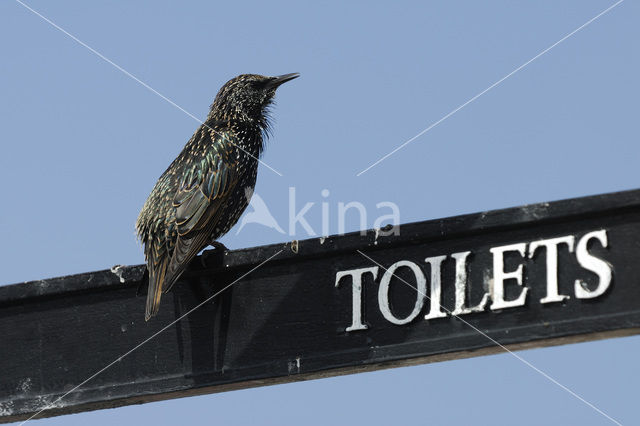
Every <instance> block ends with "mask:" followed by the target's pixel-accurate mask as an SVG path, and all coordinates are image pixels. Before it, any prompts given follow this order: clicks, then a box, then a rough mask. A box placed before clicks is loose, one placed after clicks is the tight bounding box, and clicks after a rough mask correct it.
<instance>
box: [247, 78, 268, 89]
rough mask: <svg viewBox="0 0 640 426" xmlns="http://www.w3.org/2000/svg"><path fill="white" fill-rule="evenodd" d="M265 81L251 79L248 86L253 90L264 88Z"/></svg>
mask: <svg viewBox="0 0 640 426" xmlns="http://www.w3.org/2000/svg"><path fill="white" fill-rule="evenodd" d="M264 85H265V82H264V81H260V80H255V81H252V82H251V84H249V86H250V87H251V88H252V89H254V90H262V89H264Z"/></svg>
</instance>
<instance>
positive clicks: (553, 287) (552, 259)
mask: <svg viewBox="0 0 640 426" xmlns="http://www.w3.org/2000/svg"><path fill="white" fill-rule="evenodd" d="M574 243H575V238H574V237H573V235H568V236H566V237H558V238H550V239H548V240H540V241H534V242H532V243H531V244H529V258H531V259H532V258H533V256H534V255H535V253H536V250H537V249H538V248H539V247H544V248H546V249H547V254H546V255H547V295H546V296H545V297H543V298H542V299H540V303H553V302H562V301H563V300H564V299H568V298H569V296H566V295H564V294H558V246H559V245H560V244H566V245H567V247H568V248H569V253H572V252H573V245H574Z"/></svg>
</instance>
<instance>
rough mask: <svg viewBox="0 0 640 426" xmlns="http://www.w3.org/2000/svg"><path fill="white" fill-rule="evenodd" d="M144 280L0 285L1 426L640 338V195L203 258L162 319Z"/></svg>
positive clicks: (134, 270) (107, 277)
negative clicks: (148, 301) (150, 312)
mask: <svg viewBox="0 0 640 426" xmlns="http://www.w3.org/2000/svg"><path fill="white" fill-rule="evenodd" d="M392 231H395V232H392ZM270 258H271V260H269V261H268V262H266V263H264V264H262V263H263V262H265V261H266V260H268V259H270ZM260 264H262V265H261V266H260V267H257V266H258V265H260ZM203 265H206V266H203ZM142 271H143V269H142V267H141V266H134V267H119V268H113V269H112V270H105V271H99V272H93V273H85V274H79V275H73V276H68V277H61V278H54V279H48V280H42V281H34V282H29V283H23V284H15V285H10V286H4V287H0V335H1V336H3V346H2V352H1V354H2V358H1V359H2V362H1V364H0V365H1V366H0V371H1V373H0V374H1V377H2V380H1V381H0V416H1V417H0V421H3V422H9V421H16V420H20V419H26V418H29V417H30V416H31V415H33V414H34V413H37V412H39V411H40V410H42V409H46V410H45V411H43V412H41V413H40V414H38V417H44V416H52V415H59V414H63V413H71V412H77V411H86V410H92V409H98V408H105V407H115V406H120V405H127V404H136V403H141V402H148V401H155V400H161V399H169V398H176V397H182V396H188V395H197V394H204V393H213V392H221V391H226V390H231V389H239V388H246V387H252V386H264V385H270V384H275V383H283V382H290V381H296V380H307V379H311V378H320V377H327V376H331V375H337V374H349V373H357V372H361V371H367V370H375V369H381V368H389V367H396V366H402V365H412V364H418V363H425V362H434V361H441V360H447V359H455V358H464V357H471V356H477V355H483V354H488V353H496V352H500V351H504V350H505V349H504V348H503V346H504V347H506V348H509V349H510V350H515V349H521V348H531V347H541V346H548V345H555V344H562V343H569V342H578V341H587V340H593V339H599V338H604V337H613V336H622V335H629V334H634V333H637V332H638V330H639V327H640V191H628V192H621V193H615V194H607V195H600V196H594V197H586V198H580V199H573V200H566V201H559V202H553V203H543V204H536V205H529V206H523V207H519V208H512V209H506V210H498V211H491V212H485V213H479V214H472V215H466V216H459V217H453V218H448V219H442V220H433V221H427V222H421V223H413V224H407V225H402V226H400V227H399V228H397V229H386V230H377V231H376V230H372V231H367V232H364V233H354V234H348V235H344V236H335V237H328V238H322V239H310V240H304V241H295V242H288V243H284V244H276V245H271V246H264V247H256V248H251V249H244V250H237V251H232V252H227V253H226V254H224V255H218V254H216V253H215V251H210V252H205V254H204V255H203V256H202V257H201V258H198V259H196V261H194V263H193V264H192V265H191V268H190V269H189V271H188V273H187V274H185V276H184V277H183V278H182V279H181V281H180V282H179V283H178V284H176V286H175V287H174V290H173V292H172V293H170V294H169V295H167V296H166V297H164V298H163V304H162V306H161V308H160V313H159V315H158V316H157V317H155V318H153V319H152V320H151V321H149V322H145V321H144V303H145V301H144V295H140V296H136V289H137V288H138V284H139V280H140V279H141V276H142ZM239 278H240V279H239ZM236 281H237V282H236ZM232 283H233V285H230V284H232ZM229 285H230V286H229ZM225 287H228V288H226V289H225ZM222 289H225V290H224V291H222V292H221V293H220V294H219V295H217V296H216V297H214V298H213V299H212V300H211V301H209V302H207V303H204V304H203V305H202V306H201V307H200V308H198V309H196V310H194V311H193V312H192V313H190V314H188V315H186V316H184V318H182V319H180V320H179V321H177V322H176V323H175V324H173V325H170V326H169V327H167V325H169V324H171V323H172V322H174V321H175V320H176V319H178V318H180V317H182V316H183V315H185V314H186V313H188V312H189V311H190V310H191V309H193V308H194V307H196V306H198V305H199V304H201V303H202V302H203V301H205V300H207V299H208V298H210V297H211V296H212V295H214V294H216V293H217V292H219V291H221V290H222ZM165 327H167V328H166V329H165V330H164V331H162V332H160V333H159V334H157V335H155V336H154V334H155V333H158V332H159V331H160V330H162V329H163V328H165ZM152 336H153V337H152ZM150 337H152V338H151V339H150ZM143 342H144V344H142V345H141V343H143ZM123 355H126V356H123ZM114 361H115V362H114ZM111 363H113V365H111V366H109V367H108V368H106V369H104V370H103V371H101V370H102V369H103V368H104V367H105V366H108V365H109V364H111ZM98 372H99V374H96V373H98ZM90 377H91V379H90V380H88V381H87V382H86V383H84V384H83V385H82V386H80V387H79V388H77V389H75V387H76V386H77V385H79V384H81V383H83V382H84V381H85V380H86V379H88V378H90ZM71 390H73V391H72V392H69V391H71ZM63 395H64V397H63V398H60V397H61V396H63Z"/></svg>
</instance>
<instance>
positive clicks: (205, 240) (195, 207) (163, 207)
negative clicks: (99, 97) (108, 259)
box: [136, 73, 299, 321]
mask: <svg viewBox="0 0 640 426" xmlns="http://www.w3.org/2000/svg"><path fill="white" fill-rule="evenodd" d="M298 76H299V74H298V73H293V74H285V75H281V76H278V77H265V76H262V75H255V74H243V75H240V76H238V77H236V78H233V79H231V80H229V81H228V82H227V83H226V84H225V85H224V86H222V88H221V89H220V91H219V92H218V94H217V95H216V98H215V99H214V101H213V104H212V105H211V110H210V111H209V115H208V116H207V119H206V121H205V122H204V123H203V124H202V125H201V126H200V127H199V128H198V130H196V132H195V133H194V134H193V136H192V137H191V139H189V142H187V144H186V145H185V147H184V148H183V150H182V152H181V153H180V155H178V157H177V158H176V159H175V160H174V161H173V162H172V163H171V165H170V166H169V168H168V169H167V170H166V171H165V172H164V173H163V174H162V176H160V179H158V182H157V183H156V185H155V186H154V188H153V190H152V191H151V194H150V195H149V198H147V201H146V202H145V203H144V206H143V207H142V211H141V212H140V215H139V216H138V220H137V222H136V233H137V234H138V237H139V238H140V241H141V242H142V243H143V244H144V254H145V258H146V263H147V272H148V279H149V291H148V293H147V307H146V312H145V319H146V320H147V321H148V320H149V319H150V318H151V317H152V316H154V315H155V314H157V313H158V308H159V306H160V297H161V296H162V293H166V292H167V291H169V289H171V286H173V284H174V283H175V282H176V281H177V280H178V278H179V277H180V275H181V274H182V273H183V272H184V270H185V269H186V267H187V265H188V264H189V262H190V261H191V260H192V259H193V258H194V256H195V255H196V254H198V252H200V250H202V249H203V248H205V247H206V246H208V245H210V244H212V245H214V246H215V247H220V246H221V244H219V243H217V242H216V240H217V239H218V238H220V237H221V236H222V235H224V234H226V233H227V232H228V231H229V229H231V227H233V225H235V223H236V222H237V221H238V219H239V218H240V215H241V214H242V212H243V211H244V210H245V209H246V207H247V205H248V203H249V200H248V197H247V195H246V194H250V193H252V190H253V188H254V187H255V184H256V177H257V175H258V158H259V157H260V155H261V154H262V150H263V148H264V139H265V138H266V137H267V135H268V132H269V115H268V109H269V108H268V107H269V105H270V104H271V103H272V101H273V97H274V95H275V92H276V89H277V88H278V86H280V85H281V84H282V83H285V82H287V81H289V80H292V79H294V78H296V77H298Z"/></svg>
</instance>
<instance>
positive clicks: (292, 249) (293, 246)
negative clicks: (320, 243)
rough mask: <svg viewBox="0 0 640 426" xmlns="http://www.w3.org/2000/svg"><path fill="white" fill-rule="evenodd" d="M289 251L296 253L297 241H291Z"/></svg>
mask: <svg viewBox="0 0 640 426" xmlns="http://www.w3.org/2000/svg"><path fill="white" fill-rule="evenodd" d="M291 251H292V252H294V253H296V254H297V253H298V240H293V241H291Z"/></svg>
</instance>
